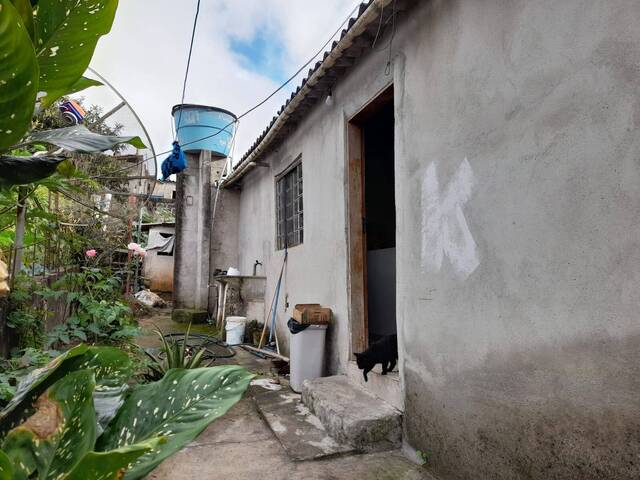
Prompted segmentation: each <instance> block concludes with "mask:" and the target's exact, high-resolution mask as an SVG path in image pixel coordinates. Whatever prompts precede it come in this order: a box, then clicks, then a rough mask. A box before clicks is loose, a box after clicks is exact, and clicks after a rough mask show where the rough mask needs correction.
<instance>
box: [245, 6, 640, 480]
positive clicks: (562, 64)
mask: <svg viewBox="0 0 640 480" xmlns="http://www.w3.org/2000/svg"><path fill="white" fill-rule="evenodd" d="M392 58H393V68H392V71H391V73H390V75H389V76H386V75H385V74H384V69H385V63H386V52H374V53H372V54H370V55H368V56H366V57H365V58H363V59H362V60H361V62H360V63H359V64H358V65H357V66H356V67H355V68H353V69H352V70H350V72H349V73H348V75H347V76H346V77H345V78H343V79H342V80H341V81H340V82H339V83H338V85H337V86H336V87H335V88H334V90H333V94H334V106H333V107H327V106H325V105H324V104H320V105H318V106H317V107H316V108H315V109H314V110H313V112H312V113H311V115H310V116H309V117H308V118H306V119H305V120H304V121H303V123H302V125H301V126H300V127H299V128H298V129H296V131H295V132H294V133H293V134H292V135H291V136H290V138H288V140H287V141H286V142H285V143H284V144H283V145H281V146H280V148H279V150H278V151H277V152H274V153H272V154H270V155H268V156H267V157H266V158H265V159H264V160H265V161H266V162H267V163H269V164H270V165H271V167H270V168H269V169H267V168H256V169H254V171H252V172H251V173H250V174H249V175H248V176H247V177H246V179H245V180H244V183H243V190H242V195H241V201H240V232H239V247H240V249H239V251H240V268H241V269H242V271H243V273H250V269H251V265H252V264H253V262H254V260H255V259H259V260H263V261H264V263H265V269H266V275H267V279H268V280H267V301H270V300H271V296H272V294H273V289H274V287H275V281H276V280H277V273H278V271H279V267H280V264H281V261H282V252H276V251H275V250H274V238H275V231H274V230H275V220H274V215H275V213H274V205H273V203H274V175H275V174H277V173H278V172H280V171H281V170H282V169H284V168H285V167H286V165H288V164H289V162H291V161H293V160H294V159H295V158H296V156H297V155H299V154H302V156H303V171H304V173H303V175H304V205H305V241H304V244H303V245H301V246H298V247H294V248H292V249H291V250H290V256H289V263H288V267H287V269H286V274H285V283H284V289H283V293H284V296H287V297H288V300H289V307H288V308H287V309H286V310H285V307H284V306H283V302H281V303H280V306H279V311H278V317H279V322H280V327H281V328H282V327H283V324H284V321H285V320H286V318H288V316H289V315H290V312H291V307H292V306H293V304H295V303H299V302H319V303H323V304H326V305H328V306H330V307H332V308H333V309H334V311H335V312H336V325H334V327H333V329H332V334H331V336H330V344H331V348H330V350H329V353H330V355H331V362H330V370H331V371H341V370H343V369H344V367H345V363H346V362H347V360H348V354H349V323H348V318H347V267H346V264H347V263H346V253H347V252H346V234H345V230H346V223H345V206H344V205H345V192H344V182H345V172H344V164H345V148H346V147H345V133H344V132H345V119H346V118H348V117H350V116H351V115H352V114H353V113H355V112H356V111H357V109H358V108H360V107H361V106H362V105H364V104H365V103H366V102H367V101H368V100H369V99H370V98H371V97H372V96H373V95H374V94H375V93H376V92H377V91H379V90H380V89H381V88H382V87H383V86H384V85H385V84H386V83H388V82H389V81H391V80H392V79H393V81H394V87H395V89H394V91H395V100H396V101H395V106H396V140H395V141H396V208H397V301H398V306H397V312H396V313H397V318H398V327H399V328H398V333H399V337H400V357H401V358H400V371H401V376H402V381H403V385H404V394H405V417H404V418H405V433H406V440H407V441H408V443H409V444H410V445H412V446H413V447H414V448H416V449H419V450H421V451H423V452H425V453H427V454H428V458H429V464H430V465H431V467H432V468H433V469H434V470H435V472H436V473H437V474H439V475H441V476H442V478H444V479H449V478H451V479H468V478H500V479H529V478H561V479H577V478H580V479H627V478H628V479H631V478H638V477H639V476H640V461H639V459H638V456H637V455H638V452H639V451H640V437H639V436H638V431H640V401H638V399H639V398H640V322H639V321H638V311H640V308H639V305H638V303H639V300H638V289H639V287H640V276H639V273H638V272H640V165H639V164H638V160H637V152H638V149H639V147H640V135H639V134H638V133H637V132H638V126H639V125H640V100H639V97H638V91H640V90H639V87H640V75H639V73H640V3H638V2H637V1H634V0H609V1H607V2H604V1H593V0H565V1H563V2H558V1H552V0H541V1H537V2H531V1H527V0H509V1H506V0H504V1H499V0H449V1H423V2H417V6H416V7H415V8H414V9H413V10H412V11H411V12H409V13H408V14H403V18H401V19H400V20H399V24H398V28H397V33H396V36H395V38H394V41H393V49H392ZM282 332H284V329H283V328H282Z"/></svg>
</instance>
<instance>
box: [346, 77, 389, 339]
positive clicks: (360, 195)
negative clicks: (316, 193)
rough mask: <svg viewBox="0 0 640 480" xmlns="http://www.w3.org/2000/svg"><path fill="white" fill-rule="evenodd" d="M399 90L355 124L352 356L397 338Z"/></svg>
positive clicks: (378, 101)
mask: <svg viewBox="0 0 640 480" xmlns="http://www.w3.org/2000/svg"><path fill="white" fill-rule="evenodd" d="M394 125H395V120H394V105H393V86H390V87H388V88H386V89H385V90H384V91H383V92H381V93H380V94H379V95H377V96H376V97H375V98H374V99H373V100H372V101H371V102H369V104H368V105H366V106H365V107H364V108H363V109H362V110H361V111H360V112H359V113H358V114H357V115H356V116H354V117H353V118H352V119H351V121H350V122H349V127H348V135H349V197H348V198H349V218H350V226H349V244H350V245H349V247H350V281H351V333H352V351H353V352H358V351H362V350H364V349H365V348H366V347H367V346H368V345H369V343H371V342H373V341H375V340H377V339H378V338H380V337H381V336H385V335H392V334H395V333H396V330H397V327H396V216H395V215H396V213H395V178H394V171H395V163H394V157H395V155H394Z"/></svg>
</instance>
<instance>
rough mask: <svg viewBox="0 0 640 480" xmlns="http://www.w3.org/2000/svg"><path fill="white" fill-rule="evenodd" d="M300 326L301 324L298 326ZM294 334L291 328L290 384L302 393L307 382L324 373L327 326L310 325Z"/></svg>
mask: <svg viewBox="0 0 640 480" xmlns="http://www.w3.org/2000/svg"><path fill="white" fill-rule="evenodd" d="M296 323H297V322H296ZM298 325H299V324H298ZM304 327H306V328H304V329H303V330H298V333H293V329H292V328H291V327H290V328H289V331H290V335H291V338H290V340H291V342H290V344H289V345H290V349H289V350H290V351H289V362H290V363H289V368H290V374H291V375H290V377H289V382H290V384H291V388H292V389H293V391H294V392H298V393H300V392H301V391H302V384H303V383H304V381H305V380H312V379H314V378H318V377H322V375H323V373H324V343H325V338H326V334H327V325H308V326H306V325H305V326H304Z"/></svg>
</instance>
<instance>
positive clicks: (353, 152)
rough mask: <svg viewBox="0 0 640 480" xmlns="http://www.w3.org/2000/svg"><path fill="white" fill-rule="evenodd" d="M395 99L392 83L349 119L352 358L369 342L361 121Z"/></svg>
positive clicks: (348, 216)
mask: <svg viewBox="0 0 640 480" xmlns="http://www.w3.org/2000/svg"><path fill="white" fill-rule="evenodd" d="M389 101H392V102H393V101H394V97H393V83H391V84H389V85H387V86H385V87H384V88H383V89H382V90H380V91H379V92H378V93H376V94H375V95H374V96H373V97H372V98H371V100H369V101H368V102H367V103H366V104H365V105H364V106H363V107H362V108H361V109H360V110H359V111H358V112H356V113H355V114H354V115H353V116H351V118H349V119H348V120H347V162H346V170H347V218H348V225H347V232H348V234H347V236H348V242H347V244H348V245H347V246H348V249H349V251H348V256H349V263H348V264H349V275H348V279H349V280H348V281H349V323H350V331H351V342H350V343H351V352H350V358H351V359H352V360H353V359H354V355H353V353H354V352H362V351H363V350H365V349H366V348H367V346H368V344H369V322H368V312H367V256H366V253H367V248H366V245H367V237H366V232H365V230H364V218H365V199H364V192H365V190H364V189H365V185H364V182H365V179H364V173H365V172H364V168H365V158H364V135H363V130H362V127H361V126H360V124H361V123H362V122H363V121H365V120H367V119H368V118H369V117H371V115H372V114H373V113H375V112H376V111H377V110H378V109H379V108H380V107H381V106H382V105H384V104H386V103H388V102H389Z"/></svg>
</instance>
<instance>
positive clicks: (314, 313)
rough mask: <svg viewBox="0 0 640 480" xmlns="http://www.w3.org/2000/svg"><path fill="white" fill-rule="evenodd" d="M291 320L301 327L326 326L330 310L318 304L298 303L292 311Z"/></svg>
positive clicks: (329, 320)
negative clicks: (301, 325) (300, 324)
mask: <svg viewBox="0 0 640 480" xmlns="http://www.w3.org/2000/svg"><path fill="white" fill-rule="evenodd" d="M293 319H294V320H296V321H297V322H300V323H302V324H303V325H328V324H329V323H330V322H331V309H330V308H325V307H323V306H322V305H320V304H319V303H299V304H297V305H296V306H295V307H294V309H293Z"/></svg>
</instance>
